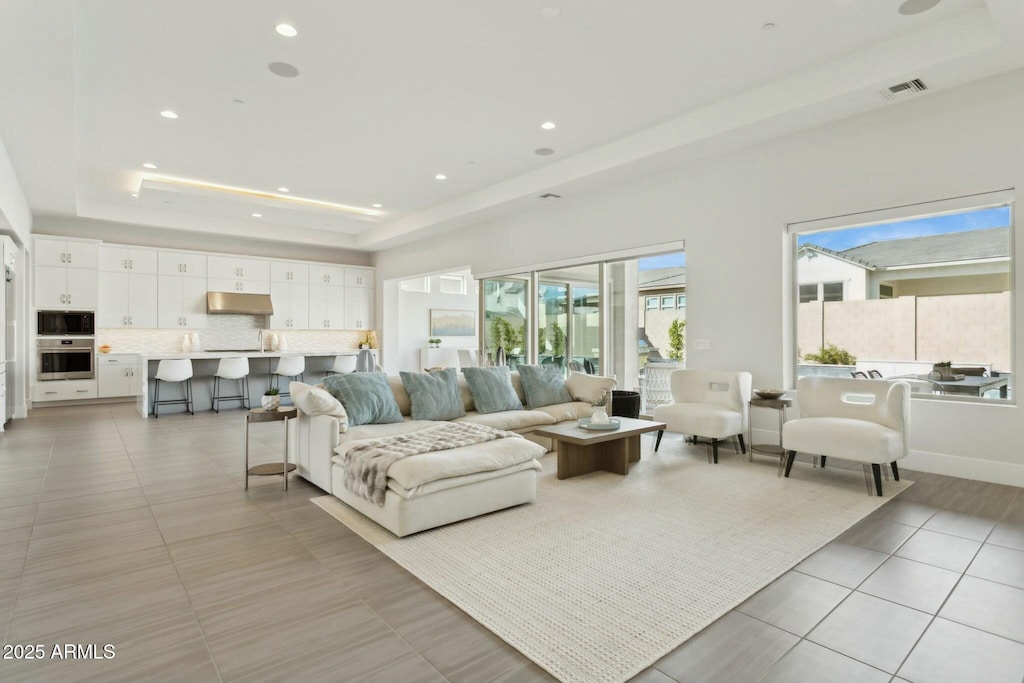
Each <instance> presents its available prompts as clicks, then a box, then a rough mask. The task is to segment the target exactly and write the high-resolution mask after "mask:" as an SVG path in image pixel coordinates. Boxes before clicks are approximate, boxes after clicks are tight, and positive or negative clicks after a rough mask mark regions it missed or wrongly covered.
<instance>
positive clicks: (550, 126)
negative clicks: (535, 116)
mask: <svg viewBox="0 0 1024 683" xmlns="http://www.w3.org/2000/svg"><path fill="white" fill-rule="evenodd" d="M540 127H541V128H543V129H544V130H554V129H555V122H554V121H545V122H544V123H542V124H540Z"/></svg>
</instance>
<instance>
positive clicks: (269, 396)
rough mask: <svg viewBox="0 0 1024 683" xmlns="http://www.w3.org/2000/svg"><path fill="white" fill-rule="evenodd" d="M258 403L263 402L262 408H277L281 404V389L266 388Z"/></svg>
mask: <svg viewBox="0 0 1024 683" xmlns="http://www.w3.org/2000/svg"><path fill="white" fill-rule="evenodd" d="M260 403H262V404H263V410H277V409H278V408H279V407H280V406H281V390H280V389H277V388H275V387H271V388H269V389H267V390H266V391H264V392H263V398H262V399H260Z"/></svg>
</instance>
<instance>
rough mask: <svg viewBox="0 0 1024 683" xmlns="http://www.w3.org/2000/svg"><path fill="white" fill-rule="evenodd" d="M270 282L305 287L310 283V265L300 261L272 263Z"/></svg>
mask: <svg viewBox="0 0 1024 683" xmlns="http://www.w3.org/2000/svg"><path fill="white" fill-rule="evenodd" d="M270 281H271V282H291V283H293V284H298V285H304V284H306V283H308V282H309V264H307V263H302V262H300V261H271V262H270Z"/></svg>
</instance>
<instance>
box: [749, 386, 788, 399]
mask: <svg viewBox="0 0 1024 683" xmlns="http://www.w3.org/2000/svg"><path fill="white" fill-rule="evenodd" d="M785 393H786V390H785V389H754V396H757V397H758V398H764V399H768V400H771V399H775V398H782V397H783V396H784V395H785Z"/></svg>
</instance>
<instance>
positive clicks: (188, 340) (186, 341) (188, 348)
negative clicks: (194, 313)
mask: <svg viewBox="0 0 1024 683" xmlns="http://www.w3.org/2000/svg"><path fill="white" fill-rule="evenodd" d="M181 352H182V353H192V337H190V336H188V335H187V334H186V335H185V337H184V338H183V339H182V340H181Z"/></svg>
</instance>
